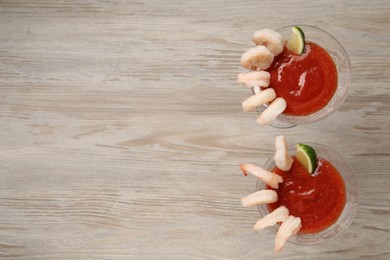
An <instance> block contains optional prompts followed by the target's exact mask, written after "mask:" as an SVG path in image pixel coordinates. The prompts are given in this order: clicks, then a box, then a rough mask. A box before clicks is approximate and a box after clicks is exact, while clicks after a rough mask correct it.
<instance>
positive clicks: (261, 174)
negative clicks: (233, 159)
mask: <svg viewBox="0 0 390 260" xmlns="http://www.w3.org/2000/svg"><path fill="white" fill-rule="evenodd" d="M240 168H241V171H242V172H243V173H244V175H247V172H249V173H251V174H253V175H254V176H256V177H257V178H259V179H260V180H261V181H263V182H265V183H266V184H268V185H269V186H271V187H272V188H273V189H278V188H279V183H282V182H283V178H282V177H281V176H279V175H277V174H276V173H273V172H269V171H266V170H264V169H262V168H260V167H257V166H256V165H254V164H250V163H243V164H240Z"/></svg>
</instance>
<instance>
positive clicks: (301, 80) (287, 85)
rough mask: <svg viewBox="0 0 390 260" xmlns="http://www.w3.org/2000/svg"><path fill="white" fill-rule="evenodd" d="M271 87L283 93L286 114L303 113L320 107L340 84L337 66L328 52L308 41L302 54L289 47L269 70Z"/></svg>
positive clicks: (296, 114)
mask: <svg viewBox="0 0 390 260" xmlns="http://www.w3.org/2000/svg"><path fill="white" fill-rule="evenodd" d="M267 71H268V72H269V73H270V74H271V80H270V87H271V88H273V89H274V90H275V92H276V95H277V96H278V97H283V98H284V99H285V100H286V102H287V108H286V110H285V111H284V112H283V113H284V114H287V115H295V116H304V115H309V114H312V113H314V112H317V111H319V110H321V109H322V108H323V107H325V106H326V105H327V104H328V103H329V101H330V100H331V99H332V97H333V95H334V93H335V91H336V88H337V69H336V65H335V63H334V62H333V60H332V58H331V57H330V55H329V54H328V52H327V51H326V50H325V49H323V48H322V47H320V46H318V45H317V44H315V43H312V42H306V45H305V52H304V53H303V54H302V55H298V54H295V53H293V52H291V51H289V50H288V49H287V48H286V47H285V48H284V50H283V52H282V53H281V54H279V55H278V56H276V57H275V59H274V61H273V63H272V65H271V67H270V68H269V69H268V70H267Z"/></svg>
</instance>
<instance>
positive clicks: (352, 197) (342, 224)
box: [256, 143, 359, 245]
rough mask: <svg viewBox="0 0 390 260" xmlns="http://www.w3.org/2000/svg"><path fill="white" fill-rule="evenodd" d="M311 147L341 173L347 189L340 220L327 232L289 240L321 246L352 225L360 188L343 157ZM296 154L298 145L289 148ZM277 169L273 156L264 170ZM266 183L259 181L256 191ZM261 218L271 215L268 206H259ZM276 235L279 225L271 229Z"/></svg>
mask: <svg viewBox="0 0 390 260" xmlns="http://www.w3.org/2000/svg"><path fill="white" fill-rule="evenodd" d="M307 144H308V145H310V146H311V147H313V148H314V149H315V151H316V153H317V156H318V158H323V159H325V160H328V161H329V162H330V163H331V164H332V165H333V166H334V167H335V168H336V169H337V170H338V172H339V173H340V175H341V176H342V178H343V180H344V184H345V189H346V202H345V206H344V209H343V212H342V213H341V215H340V217H339V218H338V220H337V221H336V222H335V223H334V224H333V225H331V226H330V227H328V228H326V229H325V230H323V231H321V232H318V233H312V234H299V232H298V234H297V235H295V236H292V237H290V238H289V240H288V241H289V242H292V243H294V244H300V245H313V244H319V243H321V242H324V241H327V240H330V239H333V238H335V237H337V236H339V235H340V234H342V233H343V232H344V231H345V230H347V228H348V227H349V226H350V225H351V223H352V221H353V219H354V217H355V215H356V212H357V208H358V204H359V187H358V182H357V178H356V176H355V173H354V172H353V170H352V168H351V167H350V166H349V165H348V163H347V162H346V161H345V160H344V159H343V158H342V156H341V155H340V154H339V153H337V152H336V151H333V150H332V149H330V148H328V147H326V146H323V145H320V144H315V143H307ZM295 153H296V144H294V145H290V146H289V154H290V155H291V156H294V155H295ZM275 167H276V165H275V162H274V160H273V156H272V157H271V158H270V159H268V161H267V162H266V163H265V164H264V166H263V168H264V169H265V170H268V171H272V169H274V168H275ZM265 186H266V185H265V184H264V182H262V181H260V180H257V183H256V191H258V190H262V189H265ZM257 208H258V210H259V213H260V216H261V217H264V216H265V215H267V214H268V213H269V210H268V207H267V205H259V206H257ZM269 228H270V229H271V230H272V231H274V232H275V233H276V232H277V231H278V228H279V225H275V226H273V227H269Z"/></svg>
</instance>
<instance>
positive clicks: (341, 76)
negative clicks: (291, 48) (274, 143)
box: [252, 25, 351, 128]
mask: <svg viewBox="0 0 390 260" xmlns="http://www.w3.org/2000/svg"><path fill="white" fill-rule="evenodd" d="M297 26H299V27H300V28H301V29H302V30H303V32H304V33H305V39H306V40H308V41H311V42H314V43H316V44H318V45H320V46H321V47H322V48H324V49H326V50H327V52H328V53H329V55H330V56H331V57H332V59H333V61H334V63H335V64H336V68H337V74H338V84H337V89H336V93H335V94H334V96H333V98H332V99H331V100H330V102H329V103H328V104H327V106H325V107H324V108H323V109H321V110H319V111H317V112H315V113H313V114H310V115H307V116H292V115H285V114H281V115H279V116H278V117H277V118H276V119H275V120H274V121H273V122H271V124H270V125H272V126H274V127H277V128H290V127H294V126H296V125H301V124H309V123H313V122H316V121H319V120H322V119H324V118H326V117H328V116H329V115H331V114H332V113H333V112H335V111H336V110H337V109H338V108H339V107H340V106H341V104H342V103H343V102H344V100H345V98H346V96H347V92H348V88H349V85H350V82H351V71H350V64H349V58H348V55H347V53H346V52H345V50H344V48H343V46H341V44H340V43H339V42H338V41H337V40H336V39H335V38H334V37H333V36H332V35H330V34H329V33H327V32H325V31H324V30H322V29H319V28H317V27H314V26H310V25H297ZM291 28H292V25H290V26H286V27H283V28H281V29H278V30H277V31H278V32H279V33H280V34H282V36H283V38H284V39H288V37H289V35H290V33H291ZM252 93H254V90H253V89H252ZM264 109H265V106H263V107H259V108H258V110H257V111H258V113H261V112H262V111H263V110H264Z"/></svg>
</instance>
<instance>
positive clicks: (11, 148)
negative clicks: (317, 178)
mask: <svg viewBox="0 0 390 260" xmlns="http://www.w3.org/2000/svg"><path fill="white" fill-rule="evenodd" d="M389 11H390V2H389V1H386V0H380V1H376V0H372V1H362V0H359V1H336V0H334V1H333V0H329V1H299V0H294V1H258V0H256V1H221V0H218V1H206V0H204V1H146V0H139V1H103V0H102V1H92V0H89V1H70V0H69V1H27V0H26V1H11V0H8V1H0V140H1V141H0V259H272V258H281V259H356V258H361V259H389V258H390V249H389V242H390V235H389V227H390V205H389V204H390V196H389V195H390V192H389V183H390V173H389V170H388V169H389V168H390V161H389V155H390V141H389V138H390V130H389V129H390V127H389V119H390V118H389V113H390V107H389V101H390V98H389V90H390V76H389V71H390V59H389V57H390V56H389V55H390V45H389V42H390V13H389ZM294 23H304V24H311V25H315V26H317V27H320V28H323V29H324V30H326V31H328V32H330V33H331V34H333V35H334V36H335V37H336V38H337V39H338V40H339V41H340V42H341V43H342V45H343V46H344V47H345V49H346V51H347V53H348V54H349V56H350V60H351V68H352V84H351V88H350V91H349V95H348V97H347V99H346V101H345V103H344V104H343V105H342V107H341V109H340V110H339V111H338V112H336V113H335V114H333V115H332V116H331V117H329V118H328V119H326V120H324V121H321V122H318V123H315V124H312V125H307V126H298V127H295V128H292V129H287V130H279V129H275V128H272V127H270V126H266V127H260V126H258V125H256V123H255V119H256V114H255V113H244V112H242V110H241V102H242V101H243V100H244V99H246V98H247V97H248V95H249V92H248V90H247V89H245V88H243V87H242V86H240V85H238V83H237V82H236V80H235V78H236V75H237V73H238V72H240V71H242V68H240V66H239V58H240V55H241V54H242V53H243V51H245V50H246V49H247V48H248V47H249V46H251V41H250V37H251V33H252V32H253V31H254V30H256V29H261V28H273V29H276V28H280V27H282V26H286V25H290V24H294ZM278 134H284V135H285V136H286V137H287V139H288V140H289V142H291V143H295V142H299V141H301V142H304V141H306V142H319V143H323V144H325V145H328V146H331V147H333V148H334V149H335V150H337V151H339V152H340V153H342V154H343V155H344V157H345V158H346V159H347V160H348V162H349V163H350V165H351V166H352V167H353V169H354V170H355V172H356V174H357V176H358V179H359V183H360V207H359V210H358V213H357V216H356V218H355V220H354V222H353V224H352V225H351V227H350V228H349V229H348V231H347V232H346V233H344V234H343V235H342V236H341V237H339V238H337V239H336V240H333V241H331V242H329V243H326V244H321V245H318V246H310V247H302V246H297V245H294V244H290V243H289V244H288V245H287V247H286V248H285V250H284V251H283V252H282V253H279V254H275V253H274V252H273V238H274V235H273V233H272V232H271V231H269V230H266V231H263V232H260V233H256V232H254V231H253V230H252V228H251V227H252V225H253V223H254V222H255V221H256V220H257V218H258V213H257V211H256V209H255V208H245V209H244V208H242V207H241V205H240V198H241V197H243V196H245V195H246V194H248V193H251V192H253V191H254V188H255V179H254V178H251V177H246V178H244V177H243V176H242V174H241V172H240V170H239V167H238V164H239V163H242V162H252V163H257V164H259V165H262V164H263V163H264V162H265V161H266V159H267V158H269V157H270V156H271V155H272V153H273V149H274V147H273V139H274V137H275V136H276V135H278Z"/></svg>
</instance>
